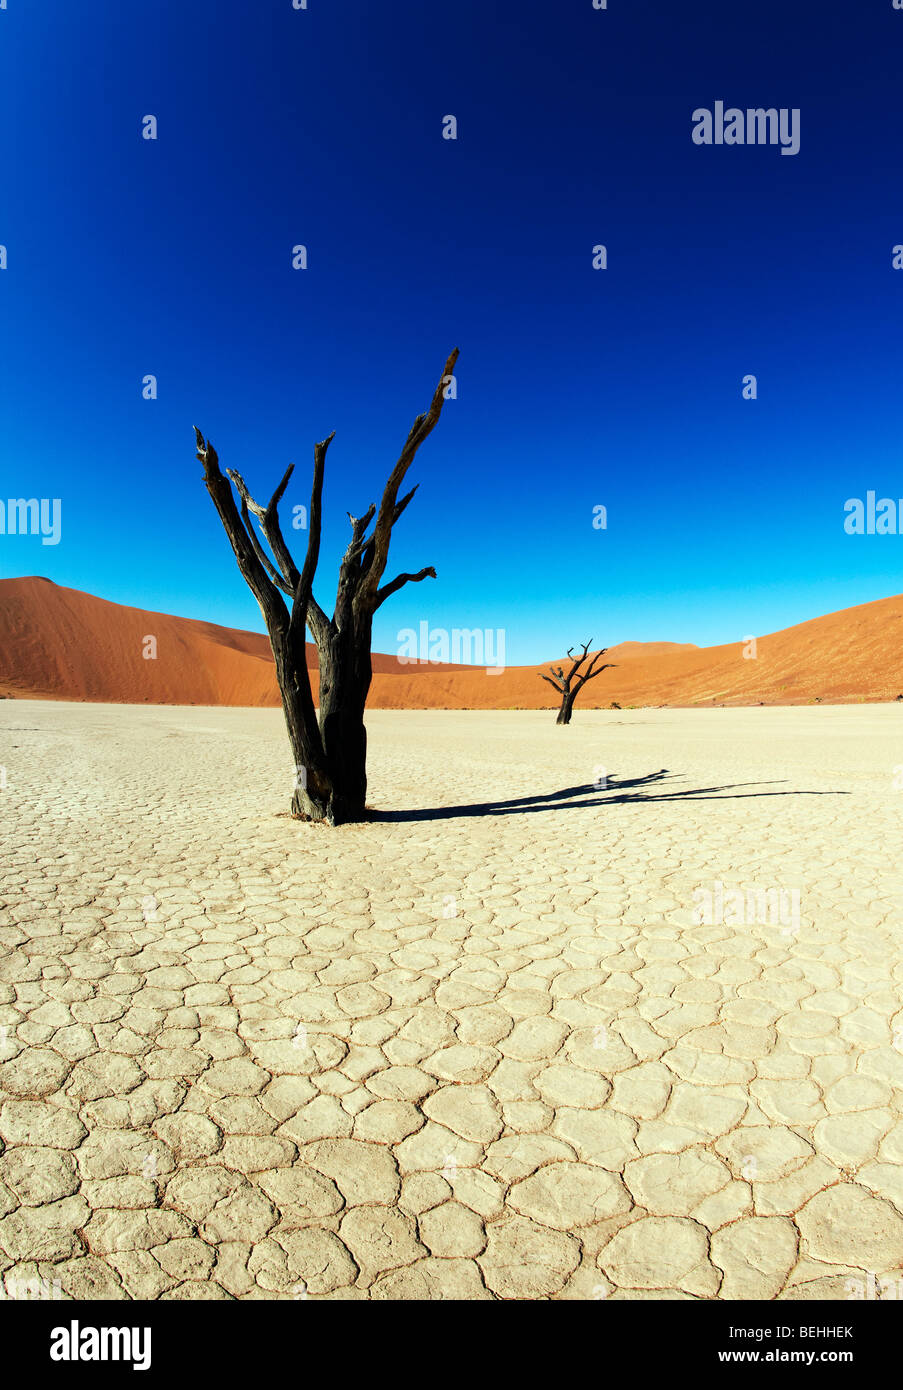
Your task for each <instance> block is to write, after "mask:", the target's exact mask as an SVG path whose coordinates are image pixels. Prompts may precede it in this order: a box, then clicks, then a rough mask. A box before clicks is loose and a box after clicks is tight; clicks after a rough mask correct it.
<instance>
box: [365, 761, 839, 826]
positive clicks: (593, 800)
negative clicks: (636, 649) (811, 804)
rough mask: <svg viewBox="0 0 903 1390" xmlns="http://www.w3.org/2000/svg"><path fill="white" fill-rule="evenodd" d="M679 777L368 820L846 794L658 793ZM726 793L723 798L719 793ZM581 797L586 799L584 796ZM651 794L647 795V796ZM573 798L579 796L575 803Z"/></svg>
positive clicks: (729, 787)
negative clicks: (660, 802)
mask: <svg viewBox="0 0 903 1390" xmlns="http://www.w3.org/2000/svg"><path fill="white" fill-rule="evenodd" d="M678 775H679V774H676V773H672V772H669V770H668V768H666V767H663V768H660V769H659V771H658V772H649V773H647V774H646V776H645V777H632V778H627V779H625V780H624V781H623V782H619V781H618V779H617V777H616V776H615V775H614V774H611V773H610V774H609V775H608V777H607V779H606V785H605V786H598V785H596V784H595V783H593V782H585V783H584V784H583V785H582V786H579V787H563V788H562V790H561V791H557V792H541V793H536V794H535V795H532V796H516V797H512V798H511V800H509V801H478V802H474V803H473V804H471V805H468V806H430V807H424V808H423V809H421V810H406V811H376V810H371V811H370V819H371V820H373V821H389V822H400V821H427V820H457V819H459V818H460V817H464V816H515V815H527V814H530V813H533V812H536V811H557V810H564V809H568V810H570V809H574V810H580V809H585V808H587V807H589V808H593V807H595V808H597V809H598V808H599V807H600V806H628V805H631V804H633V803H636V802H649V803H651V802H656V801H743V800H745V799H746V798H747V797H751V796H849V795H850V793H849V792H846V791H827V792H816V791H744V790H742V788H745V787H774V786H777V785H778V783H777V782H774V781H767V782H727V783H725V784H724V785H723V786H720V787H693V788H690V789H687V790H675V791H663V790H661V789H660V788H661V784H662V782H663V780H664V779H665V778H668V777H675V776H678ZM725 792H727V793H730V795H727V796H725V795H723V793H725ZM587 793H590V796H589V797H588V798H587V795H586V794H587ZM650 793H651V794H650ZM574 798H580V799H579V800H575V799H574Z"/></svg>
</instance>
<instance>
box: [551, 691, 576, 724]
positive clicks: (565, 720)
mask: <svg viewBox="0 0 903 1390" xmlns="http://www.w3.org/2000/svg"><path fill="white" fill-rule="evenodd" d="M576 698H577V696H576V693H575V694H573V695H562V697H561V709H560V710H559V711H558V718H557V719H556V720H555V723H556V724H570V722H571V715H572V714H573V712H574V700H575V699H576Z"/></svg>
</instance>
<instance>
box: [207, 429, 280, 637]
mask: <svg viewBox="0 0 903 1390" xmlns="http://www.w3.org/2000/svg"><path fill="white" fill-rule="evenodd" d="M194 433H195V441H196V444H197V458H198V460H199V461H200V462H201V463H202V464H203V465H204V485H205V486H206V488H207V491H208V493H209V494H210V498H211V500H212V502H213V505H214V506H215V507H216V510H217V512H218V513H219V518H220V521H221V522H222V523H223V529H224V530H225V532H226V535H227V536H228V538H229V544H230V545H231V546H232V550H233V553H234V555H235V558H236V560H237V561H238V568H239V569H240V570H241V573H242V574H243V576H244V578H245V580H246V582H247V584H248V587H249V588H250V590H251V592H252V593H253V595H254V597H255V598H256V599H257V602H258V603H259V604H260V608H261V612H262V613H263V616H264V618H265V619H266V621H267V624H268V625H269V623H270V621H271V620H272V621H273V622H274V623H276V624H277V625H282V624H285V623H287V622H288V609H287V608H286V606H285V602H284V600H283V598H282V595H281V594H280V592H279V590H278V589H277V587H276V585H275V583H274V582H273V580H272V579H271V578H270V575H269V574H268V573H267V569H266V567H265V566H264V564H263V563H262V561H261V556H260V553H259V550H258V547H257V546H255V543H254V539H253V537H252V534H251V533H250V531H249V528H248V527H246V525H245V523H244V521H243V520H242V518H241V516H240V515H239V512H238V508H237V507H236V505H235V498H234V497H233V495H232V488H231V487H230V486H229V483H228V481H227V479H226V478H225V477H224V476H223V474H222V472H221V471H220V467H219V457H218V456H217V452H216V450H215V449H214V447H213V445H212V444H211V443H210V440H209V439H207V440H205V439H204V436H203V435H202V434H201V431H200V430H199V429H198V427H197V425H195V427H194Z"/></svg>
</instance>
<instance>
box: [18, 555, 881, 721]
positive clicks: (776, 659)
mask: <svg viewBox="0 0 903 1390" xmlns="http://www.w3.org/2000/svg"><path fill="white" fill-rule="evenodd" d="M148 637H153V638H154V639H155V641H156V652H157V655H156V657H155V658H153V659H146V658H145V657H144V655H143V652H144V650H145V649H146V639H147V638H148ZM743 649H744V644H743V643H742V642H741V641H737V642H734V643H730V644H728V645H726V646H719V647H694V646H690V645H686V644H680V643H673V642H623V643H621V644H620V645H618V646H613V647H611V648H610V649H609V654H608V657H607V658H606V659H607V660H608V661H612V662H614V663H616V664H615V666H614V667H613V668H612V669H611V670H608V671H605V672H604V673H603V674H602V675H601V676H600V677H599V678H598V680H597V681H594V682H593V685H592V687H591V688H590V687H587V691H586V692H585V697H584V698H582V699H581V700H580V702H579V703H578V706H577V711H576V713H577V715H579V712H580V709H581V708H583V709H593V708H600V707H601V708H603V709H605V708H607V707H608V706H609V705H610V704H611V703H612V702H613V701H614V702H617V703H618V704H620V705H621V706H623V707H628V706H631V705H700V706H705V705H712V704H728V705H753V704H759V703H760V702H764V703H766V704H795V703H805V702H808V701H810V700H815V699H820V700H822V701H824V702H826V703H830V702H833V703H840V702H846V701H856V700H893V699H895V698H896V696H897V695H898V694H900V693H903V595H895V596H894V597H892V598H885V599H878V600H876V601H875V602H873V603H865V604H860V605H859V606H857V607H855V608H846V609H842V610H841V611H840V612H837V613H828V614H826V615H824V616H823V617H819V618H812V619H810V620H809V621H808V622H804V623H799V624H797V625H796V626H794V627H789V628H785V629H783V630H782V631H780V632H775V633H772V634H770V635H768V636H765V637H759V638H758V640H757V645H756V656H755V658H754V659H744V656H743ZM308 665H309V666H310V667H311V668H312V680H313V685H314V693H315V694H316V684H317V677H316V650H315V648H314V647H313V646H312V645H311V644H308ZM547 669H548V663H544V664H543V665H542V666H512V667H509V668H508V669H507V670H505V671H504V672H503V673H502V674H501V675H495V676H487V675H486V673H485V671H484V670H483V669H482V668H480V667H467V666H451V665H443V666H437V665H425V664H424V665H402V664H400V663H399V662H398V661H397V660H396V658H395V657H394V656H387V655H384V654H382V653H378V652H374V654H373V670H374V676H373V685H372V688H371V692H370V699H369V702H368V703H369V705H370V707H371V708H374V709H405V708H409V709H512V708H513V709H547V708H548V709H551V708H553V707H555V702H554V692H553V691H552V690H551V688H550V687H549V686H547V685H546V684H545V683H544V682H543V681H541V680H539V679H538V673H539V672H540V671H541V670H547ZM0 695H3V696H14V697H18V698H20V699H51V700H87V701H98V702H104V703H113V704H119V703H126V704H144V703H147V704H161V705H245V706H271V705H278V704H279V694H278V690H277V687H276V678H275V672H274V667H273V659H272V654H271V652H270V646H269V641H268V639H267V638H266V637H265V636H264V635H262V634H260V633H255V632H243V631H241V630H239V629H236V628H226V627H219V626H217V625H216V624H215V623H207V622H202V621H199V620H197V619H192V618H177V617H173V616H171V615H169V614H165V613H152V612H147V611H146V610H144V609H141V608H129V607H125V606H124V605H122V604H118V603H111V602H109V601H108V600H106V599H101V598H96V597H95V596H94V595H92V594H85V593H82V592H81V591H80V590H78V589H66V588H63V587H62V586H60V585H58V584H54V583H53V582H52V581H51V580H49V579H44V578H38V577H28V578H22V579H2V580H0ZM575 717H576V716H575Z"/></svg>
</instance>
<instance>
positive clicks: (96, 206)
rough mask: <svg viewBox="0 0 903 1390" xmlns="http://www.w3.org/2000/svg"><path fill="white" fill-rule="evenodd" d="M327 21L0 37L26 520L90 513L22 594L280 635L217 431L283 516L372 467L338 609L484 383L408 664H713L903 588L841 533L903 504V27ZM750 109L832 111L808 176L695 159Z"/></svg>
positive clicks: (87, 10)
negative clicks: (437, 391)
mask: <svg viewBox="0 0 903 1390" xmlns="http://www.w3.org/2000/svg"><path fill="white" fill-rule="evenodd" d="M308 4H309V8H308V9H307V10H306V11H296V10H294V9H293V8H292V5H291V3H290V0H155V3H153V4H139V3H136V2H135V3H133V2H130V3H128V4H123V3H122V0H115V2H114V0H85V2H84V3H79V4H73V3H72V0H43V2H42V0H29V3H25V0H8V8H7V9H6V10H5V11H0V120H2V129H3V132H4V134H3V139H2V141H0V187H2V190H3V193H2V203H0V242H2V243H3V244H4V245H6V246H7V247H8V258H9V265H8V269H7V270H6V271H4V272H0V322H2V325H3V347H4V351H3V371H2V373H0V459H2V468H0V497H3V498H6V497H8V496H21V495H23V494H24V495H30V496H43V497H57V496H58V497H61V498H62V502H63V538H62V542H61V544H60V545H58V546H56V547H49V546H48V547H43V546H42V545H41V544H40V542H39V541H38V540H36V539H34V538H30V537H19V536H15V537H9V536H7V537H3V538H0V574H3V575H19V574H45V575H47V576H48V577H49V578H51V579H54V580H56V581H57V582H58V583H60V584H66V585H71V586H73V587H76V588H80V589H85V590H88V591H89V592H91V593H95V594H99V595H101V596H102V597H105V598H110V599H114V600H116V601H118V602H122V603H128V604H133V605H136V606H139V607H146V608H151V609H159V610H163V611H167V612H173V613H179V614H183V615H185V616H189V617H204V618H209V619H211V620H214V621H217V622H222V623H226V624H230V625H235V626H242V627H252V628H256V629H257V630H262V622H261V619H260V614H259V611H258V609H257V606H256V604H255V602H254V600H253V598H252V596H251V595H250V593H249V592H248V591H247V590H246V588H245V586H244V582H243V580H242V579H241V576H240V575H239V573H238V571H237V569H236V567H235V564H234V561H233V559H232V555H231V552H230V551H229V548H228V544H227V542H226V539H225V536H224V534H223V532H222V530H221V527H220V523H219V520H218V518H217V517H216V515H215V513H214V511H213V507H212V505H211V503H210V501H209V499H208V497H207V495H206V492H205V491H204V488H203V485H202V483H201V479H200V472H201V470H200V465H199V464H198V463H197V462H196V461H195V459H194V449H193V436H192V431H191V426H192V424H194V423H195V422H196V423H197V424H199V425H200V426H201V428H202V429H203V430H204V431H205V432H206V433H207V434H208V435H209V436H210V437H211V438H212V440H213V442H214V443H215V445H216V446H217V449H218V451H219V454H220V458H221V462H222V464H223V466H224V467H235V468H238V469H239V471H241V472H243V473H244V475H245V477H246V478H247V480H248V482H249V484H250V485H251V487H252V490H254V491H255V492H256V493H257V495H258V496H261V495H266V496H268V495H269V491H270V490H271V489H272V487H273V486H274V485H275V483H276V482H277V481H278V479H279V478H280V476H281V474H282V472H283V470H284V468H285V466H286V464H287V463H288V462H290V461H294V462H295V463H296V475H295V479H294V480H293V483H292V486H291V488H290V491H289V494H288V496H287V499H286V505H287V506H289V507H290V506H291V505H292V504H293V503H298V502H303V503H306V502H307V501H308V490H309V474H310V466H311V461H312V454H313V444H314V441H315V440H317V439H321V438H323V437H324V436H325V435H326V434H328V433H329V432H330V431H331V430H333V429H336V430H337V431H338V433H337V435H336V439H335V441H334V443H333V445H332V448H331V451H330V455H329V469H328V474H327V486H326V494H325V505H326V532H325V543H324V550H323V554H322V558H321V565H320V579H319V582H318V584H317V585H316V586H315V592H316V593H317V597H318V599H319V601H320V602H321V604H323V605H324V607H325V606H328V607H329V610H330V611H331V608H332V600H333V597H334V577H335V569H336V564H337V560H338V557H339V554H340V553H341V550H342V549H343V548H344V545H345V543H346V539H347V532H348V523H347V519H346V515H345V513H346V510H351V511H353V512H356V513H360V512H361V511H363V510H364V509H365V508H366V506H367V504H368V503H369V502H371V501H374V500H378V495H379V492H380V489H381V485H382V483H383V481H384V479H385V476H386V474H387V473H388V471H389V469H390V468H391V465H392V464H393V462H394V460H395V458H396V457H397V454H398V451H399V449H400V447H401V444H402V442H403V440H404V438H405V435H406V433H407V431H408V428H409V427H410V424H411V421H412V419H413V417H414V415H415V414H416V413H417V412H418V411H419V410H421V409H424V408H425V407H426V405H427V403H428V401H429V398H430V395H431V392H432V389H433V386H434V384H435V381H436V380H437V378H438V375H439V372H440V369H441V367H442V364H443V362H444V361H445V358H446V355H447V353H448V351H449V350H450V349H451V347H453V346H455V345H457V346H459V347H460V349H461V358H460V362H459V365H458V399H457V400H455V401H450V402H449V403H448V404H447V406H446V408H445V413H444V416H443V420H442V422H441V424H440V426H439V428H438V430H437V431H436V432H435V433H434V434H433V435H432V437H431V438H430V439H429V441H428V442H427V444H426V445H425V446H424V447H423V449H422V451H421V453H420V456H419V458H418V462H417V464H416V465H415V468H414V471H413V473H412V474H411V478H412V480H416V481H419V483H420V491H419V492H418V494H417V498H416V500H415V502H414V504H413V505H412V506H411V507H410V508H409V510H408V512H407V513H406V514H405V517H404V520H403V521H402V523H401V524H400V525H399V527H398V529H397V531H396V534H395V537H394V539H393V550H392V555H391V557H390V569H389V573H388V574H387V577H389V575H390V574H391V573H394V572H396V571H397V570H400V569H419V568H420V567H421V566H423V565H426V564H434V565H435V566H436V568H437V570H438V572H439V579H438V581H429V580H427V581H425V582H424V583H423V584H420V585H417V586H411V585H409V586H408V587H407V588H406V589H405V590H403V591H402V592H401V593H400V594H398V595H396V596H395V597H394V598H393V599H392V600H390V601H389V602H388V603H387V604H386V605H385V606H384V607H383V608H382V609H381V610H380V613H379V614H378V621H377V623H376V627H375V635H374V646H375V647H376V648H378V649H380V650H384V651H393V650H395V646H396V633H397V632H398V630H399V629H400V628H404V627H407V626H417V624H418V623H419V622H420V621H421V620H427V621H428V622H429V623H430V624H431V626H433V627H446V628H451V627H492V628H500V627H501V628H505V629H506V631H507V637H508V640H507V658H508V661H509V662H529V661H535V660H536V661H538V660H541V659H545V658H547V657H551V656H553V655H556V654H558V653H560V651H561V650H562V649H563V648H565V647H568V646H570V645H571V644H572V643H573V642H574V641H576V640H578V639H580V640H583V639H585V638H587V637H593V638H594V639H595V640H596V641H597V642H606V643H609V644H613V643H615V642H618V641H620V640H624V639H627V638H634V639H639V640H656V639H669V640H674V641H691V642H697V643H700V644H709V643H713V642H721V641H733V640H739V639H740V638H741V637H742V636H744V635H745V634H747V633H755V634H761V633H765V632H768V631H772V630H774V629H776V628H780V627H784V626H787V625H789V624H791V623H794V622H798V621H802V620H804V619H806V618H809V617H814V616H816V615H817V614H819V613H822V612H828V611H830V610H833V609H836V608H842V607H846V606H848V605H851V604H855V603H860V602H865V601H867V600H869V599H872V598H878V597H883V596H885V595H887V594H892V593H896V592H899V591H900V590H901V589H903V583H901V580H900V573H901V568H903V567H901V557H903V536H872V537H869V536H863V537H850V536H847V535H846V534H845V533H844V530H843V510H842V509H843V503H844V501H845V499H846V498H848V497H851V496H860V497H864V496H865V493H866V490H867V489H869V488H872V489H875V490H876V491H877V492H878V493H879V495H880V494H882V493H886V494H888V495H890V496H892V497H899V496H903V471H901V468H900V456H901V442H903V441H901V424H903V420H901V392H900V385H901V381H900V378H901V367H903V363H901V348H900V344H901V308H903V272H895V271H893V270H892V268H891V248H892V246H893V245H894V244H895V243H898V242H903V179H901V158H903V134H901V132H903V121H901V108H903V86H901V59H903V12H900V11H896V10H894V9H893V7H892V3H891V0H881V3H875V4H869V5H860V6H853V5H850V4H848V3H838V2H837V0H831V2H830V3H815V0H795V3H794V4H793V5H792V6H788V5H787V4H786V0H763V3H759V4H756V5H755V6H737V5H728V4H725V3H724V0H702V3H692V4H686V5H675V4H673V3H664V0H655V3H651V2H650V3H643V0H630V2H629V3H628V0H610V8H609V9H608V10H605V11H597V10H594V9H593V7H592V3H591V0H559V2H558V3H551V0H549V2H548V3H539V2H538V0H523V2H522V3H518V2H517V0H504V3H491V0H456V3H455V4H454V5H453V6H447V5H446V6H440V5H436V4H428V3H424V0H385V3H374V0H368V2H367V3H364V0H344V2H343V3H336V2H335V0H334V2H333V3H329V0H308ZM716 100H724V101H725V102H726V103H727V104H728V105H736V106H740V107H746V106H772V105H774V106H778V107H781V106H787V107H799V108H800V109H801V113H802V114H801V150H800V153H799V154H798V155H797V156H795V157H787V156H782V155H781V154H780V152H779V150H778V149H777V148H774V147H765V148H745V147H739V148H727V147H723V148H699V147H697V146H695V145H694V144H693V143H692V141H691V139H690V131H691V113H692V111H693V110H694V108H696V107H699V106H707V107H711V106H713V105H714V103H715V101H716ZM148 113H153V114H154V115H156V116H157V118H158V121H159V139H158V140H157V141H156V142H147V141H144V140H142V139H141V138H140V126H141V119H142V117H143V116H144V115H145V114H148ZM449 113H452V114H454V115H455V116H456V117H457V119H458V123H459V136H458V140H457V141H456V142H451V141H446V140H443V139H442V138H441V130H442V117H443V116H444V115H446V114H449ZM295 243H304V244H305V245H306V246H307V247H308V249H309V269H308V270H307V271H294V270H293V269H292V268H291V248H292V246H293V245H294V244H295ZM596 243H604V244H605V245H606V246H607V247H608V254H609V269H608V270H607V271H604V272H601V271H594V270H593V269H592V264H591V258H592V248H593V246H594V244H596ZM747 372H753V373H755V374H756V375H757V377H758V382H759V399H758V400H757V401H755V402H746V401H744V400H742V398H741V378H742V376H743V375H744V374H745V373H747ZM146 373H153V374H155V375H156V376H157V378H158V381H159V399H158V400H156V401H153V402H148V401H144V400H143V399H142V397H141V381H142V378H143V376H144V375H145V374H146ZM596 504H604V505H605V506H606V507H607V509H608V529H607V530H605V531H597V530H594V529H593V527H592V509H593V506H594V505H596ZM294 539H295V540H296V542H300V544H301V545H303V543H304V542H305V540H306V537H305V534H304V533H294Z"/></svg>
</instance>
